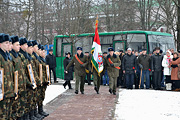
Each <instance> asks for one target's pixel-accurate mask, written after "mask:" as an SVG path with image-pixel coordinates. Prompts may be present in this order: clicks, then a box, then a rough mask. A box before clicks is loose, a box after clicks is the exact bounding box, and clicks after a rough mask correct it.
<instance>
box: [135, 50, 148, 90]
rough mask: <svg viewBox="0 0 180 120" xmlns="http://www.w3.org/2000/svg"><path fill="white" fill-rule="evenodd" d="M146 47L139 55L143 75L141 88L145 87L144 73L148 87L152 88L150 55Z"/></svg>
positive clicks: (141, 75) (141, 74)
mask: <svg viewBox="0 0 180 120" xmlns="http://www.w3.org/2000/svg"><path fill="white" fill-rule="evenodd" d="M146 53H147V51H146V49H142V54H141V55H140V56H139V57H138V65H139V67H140V69H141V71H142V72H140V77H141V86H140V88H141V89H144V75H145V76H146V89H149V88H150V79H149V68H150V56H149V55H147V54H146Z"/></svg>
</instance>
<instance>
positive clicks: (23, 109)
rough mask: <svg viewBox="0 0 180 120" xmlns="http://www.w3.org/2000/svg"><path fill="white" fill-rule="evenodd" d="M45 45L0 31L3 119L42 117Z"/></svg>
mask: <svg viewBox="0 0 180 120" xmlns="http://www.w3.org/2000/svg"><path fill="white" fill-rule="evenodd" d="M45 57H46V53H45V50H44V46H42V45H40V44H38V43H37V41H36V40H32V41H27V39H26V38H19V37H18V36H9V35H7V34H0V70H3V72H1V73H0V74H1V76H3V77H1V78H0V81H1V86H3V87H1V95H3V96H1V101H0V119H2V120H41V119H43V118H44V117H47V116H48V115H49V114H47V113H45V112H44V110H43V101H44V98H45V91H46V88H47V86H48V85H50V79H49V78H48V77H47V74H48V75H49V73H48V71H47V68H48V66H47V65H46V61H45Z"/></svg>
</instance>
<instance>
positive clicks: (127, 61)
mask: <svg viewBox="0 0 180 120" xmlns="http://www.w3.org/2000/svg"><path fill="white" fill-rule="evenodd" d="M122 70H123V73H124V74H125V76H126V87H127V89H133V83H134V82H133V81H134V73H136V56H135V55H133V54H132V49H131V48H128V49H127V55H125V56H124V58H123V62H122Z"/></svg>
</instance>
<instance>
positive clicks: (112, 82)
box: [105, 54, 121, 92]
mask: <svg viewBox="0 0 180 120" xmlns="http://www.w3.org/2000/svg"><path fill="white" fill-rule="evenodd" d="M109 58H110V59H111V61H112V62H113V64H114V66H111V63H110V62H109V60H108V59H109ZM105 61H106V62H105V66H106V67H105V68H107V73H108V76H109V87H110V89H111V90H113V91H114V92H116V86H117V77H118V76H119V69H117V68H115V67H119V66H120V65H121V61H120V59H119V56H117V55H115V54H113V56H110V55H108V56H107V57H106V60H105Z"/></svg>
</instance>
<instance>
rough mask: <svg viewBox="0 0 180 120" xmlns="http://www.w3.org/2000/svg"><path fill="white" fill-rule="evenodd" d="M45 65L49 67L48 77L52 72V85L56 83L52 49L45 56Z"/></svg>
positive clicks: (54, 59) (54, 58)
mask: <svg viewBox="0 0 180 120" xmlns="http://www.w3.org/2000/svg"><path fill="white" fill-rule="evenodd" d="M46 64H47V65H49V70H50V76H51V71H53V76H54V83H57V81H56V57H55V56H54V55H53V50H52V49H50V50H49V55H47V56H46ZM51 83H52V82H51Z"/></svg>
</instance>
